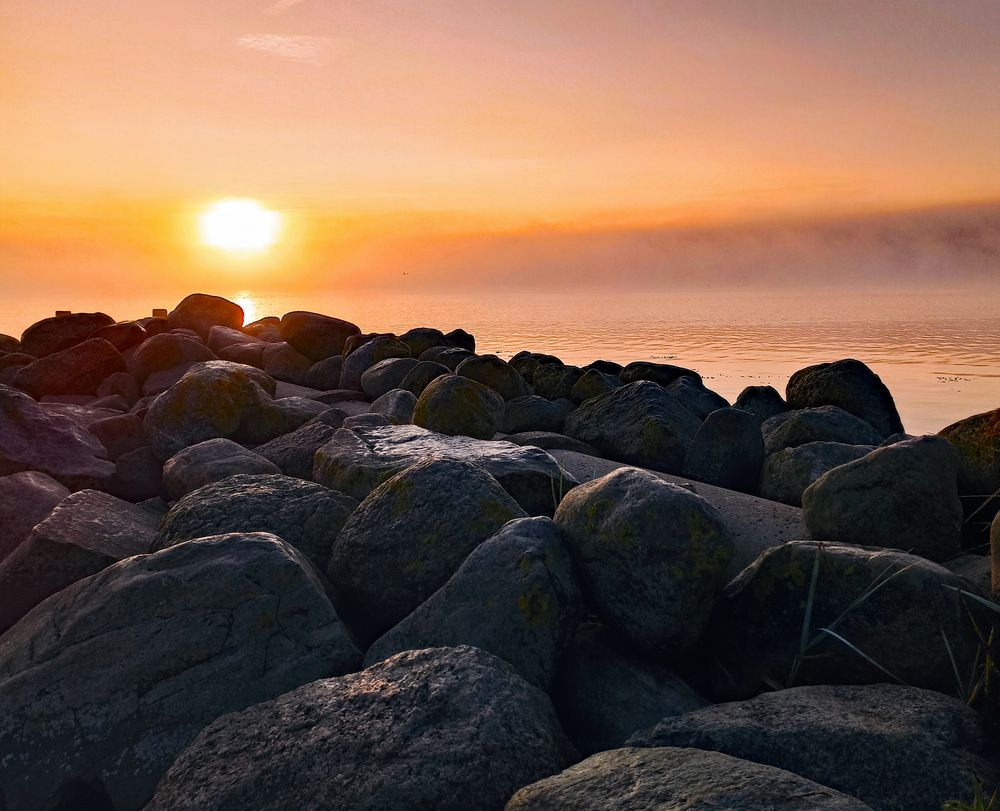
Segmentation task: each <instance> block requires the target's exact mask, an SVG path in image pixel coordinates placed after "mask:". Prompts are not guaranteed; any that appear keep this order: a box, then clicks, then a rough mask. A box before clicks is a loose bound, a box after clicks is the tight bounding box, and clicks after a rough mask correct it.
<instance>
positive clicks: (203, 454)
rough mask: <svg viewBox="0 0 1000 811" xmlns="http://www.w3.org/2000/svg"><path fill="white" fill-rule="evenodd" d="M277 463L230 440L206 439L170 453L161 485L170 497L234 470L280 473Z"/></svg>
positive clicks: (184, 492)
mask: <svg viewBox="0 0 1000 811" xmlns="http://www.w3.org/2000/svg"><path fill="white" fill-rule="evenodd" d="M280 472H281V471H280V470H279V469H278V466H277V465H275V464H274V463H273V462H271V461H269V460H268V459H265V458H264V457H263V456H261V455H260V454H257V453H254V452H253V451H250V450H247V449H246V448H244V447H243V446H242V445H238V444H237V443H235V442H233V441H232V440H231V439H223V438H221V437H219V438H217V439H206V440H205V441H204V442H199V443H198V444H197V445H190V446H188V447H187V448H185V449H184V450H182V451H178V452H177V453H175V454H174V455H173V456H171V457H170V458H169V459H168V460H167V461H166V462H165V463H164V465H163V487H164V490H165V491H166V493H167V495H168V496H169V497H170V498H172V499H177V498H182V497H183V496H186V495H187V494H188V493H191V492H193V491H194V490H197V489H198V488H199V487H204V486H205V485H206V484H211V483H212V482H218V481H222V480H223V479H227V478H229V477H230V476H235V475H236V474H237V473H280Z"/></svg>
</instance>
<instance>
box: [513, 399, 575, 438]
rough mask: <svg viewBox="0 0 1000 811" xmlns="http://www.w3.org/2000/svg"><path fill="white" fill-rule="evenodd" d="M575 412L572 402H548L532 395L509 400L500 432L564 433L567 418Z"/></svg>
mask: <svg viewBox="0 0 1000 811" xmlns="http://www.w3.org/2000/svg"><path fill="white" fill-rule="evenodd" d="M572 410H573V402H572V401H571V400H567V399H565V398H564V399H562V400H546V399H545V398H544V397H539V396H537V395H534V394H531V395H528V396H527V397H518V398H516V399H514V400H508V401H507V402H506V403H505V404H504V415H503V419H502V420H501V421H500V430H501V431H502V432H503V433H505V434H517V433H521V432H523V431H552V432H554V433H558V432H560V431H562V429H563V424H564V423H565V422H566V417H567V416H568V415H569V413H570V412H571V411H572Z"/></svg>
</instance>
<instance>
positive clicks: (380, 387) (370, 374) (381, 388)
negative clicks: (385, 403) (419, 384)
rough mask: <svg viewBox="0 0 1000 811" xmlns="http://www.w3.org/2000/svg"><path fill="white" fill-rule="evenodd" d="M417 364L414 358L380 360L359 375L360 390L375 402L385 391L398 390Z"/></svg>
mask: <svg viewBox="0 0 1000 811" xmlns="http://www.w3.org/2000/svg"><path fill="white" fill-rule="evenodd" d="M419 362H420V361H418V360H417V359H416V358H386V359H385V360H380V361H379V362H378V363H376V364H375V365H374V366H372V367H370V368H369V369H366V370H365V373H364V374H363V375H361V390H362V391H363V392H364V393H365V395H366V396H367V397H368V398H369V399H370V400H377V399H378V398H379V397H381V396H382V395H383V394H385V393H386V392H387V391H392V390H393V389H397V388H399V386H400V383H402V382H403V379H404V378H405V377H406V374H407V372H409V371H410V370H411V369H412V368H413V367H414V366H416V365H417V364H418V363H419Z"/></svg>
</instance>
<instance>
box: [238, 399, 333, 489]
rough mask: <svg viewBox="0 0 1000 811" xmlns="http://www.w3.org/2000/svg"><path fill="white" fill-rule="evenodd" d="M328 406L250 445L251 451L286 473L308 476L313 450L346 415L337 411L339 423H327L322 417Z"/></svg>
mask: <svg viewBox="0 0 1000 811" xmlns="http://www.w3.org/2000/svg"><path fill="white" fill-rule="evenodd" d="M331 410H333V409H327V411H325V412H323V415H322V416H321V417H318V418H316V419H315V420H312V421H310V422H307V423H306V424H305V425H303V426H302V427H301V428H296V429H295V430H294V431H292V432H290V433H287V434H283V435H282V436H279V437H275V438H274V439H272V440H271V441H270V442H265V443H264V444H263V445H258V446H257V447H256V448H254V453H257V454H259V455H260V456H263V457H264V458H265V459H267V460H268V461H270V462H273V463H274V464H276V465H277V466H278V467H279V468H280V469H281V472H282V473H284V474H285V475H286V476H294V477H295V478H297V479H306V480H311V479H312V476H313V462H314V459H315V457H316V451H317V450H319V449H320V448H321V447H323V446H324V445H325V444H326V443H327V442H329V441H330V440H331V439H332V438H333V435H334V433H336V431H337V428H339V427H340V424H343V421H344V417H346V416H347V415H346V414H344V412H342V411H341V412H339V420H338V422H339V423H340V424H337V425H333V424H330V423H329V422H327V421H325V419H324V417H325V415H327V414H328V413H329V412H330V411H331Z"/></svg>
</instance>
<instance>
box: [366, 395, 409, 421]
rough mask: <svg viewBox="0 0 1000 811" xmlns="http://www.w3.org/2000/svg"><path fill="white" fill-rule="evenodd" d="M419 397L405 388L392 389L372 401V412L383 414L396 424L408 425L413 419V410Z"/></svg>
mask: <svg viewBox="0 0 1000 811" xmlns="http://www.w3.org/2000/svg"><path fill="white" fill-rule="evenodd" d="M416 407H417V398H416V397H414V396H413V393H412V392H409V391H405V390H404V389H391V390H390V391H387V392H386V393H385V394H383V395H382V396H381V397H379V398H378V399H377V400H375V402H373V403H372V407H371V412H372V414H383V415H385V416H386V417H388V418H389V420H390V422H392V423H394V424H396V425H406V424H407V423H409V422H412V421H413V410H414V409H415V408H416Z"/></svg>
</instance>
